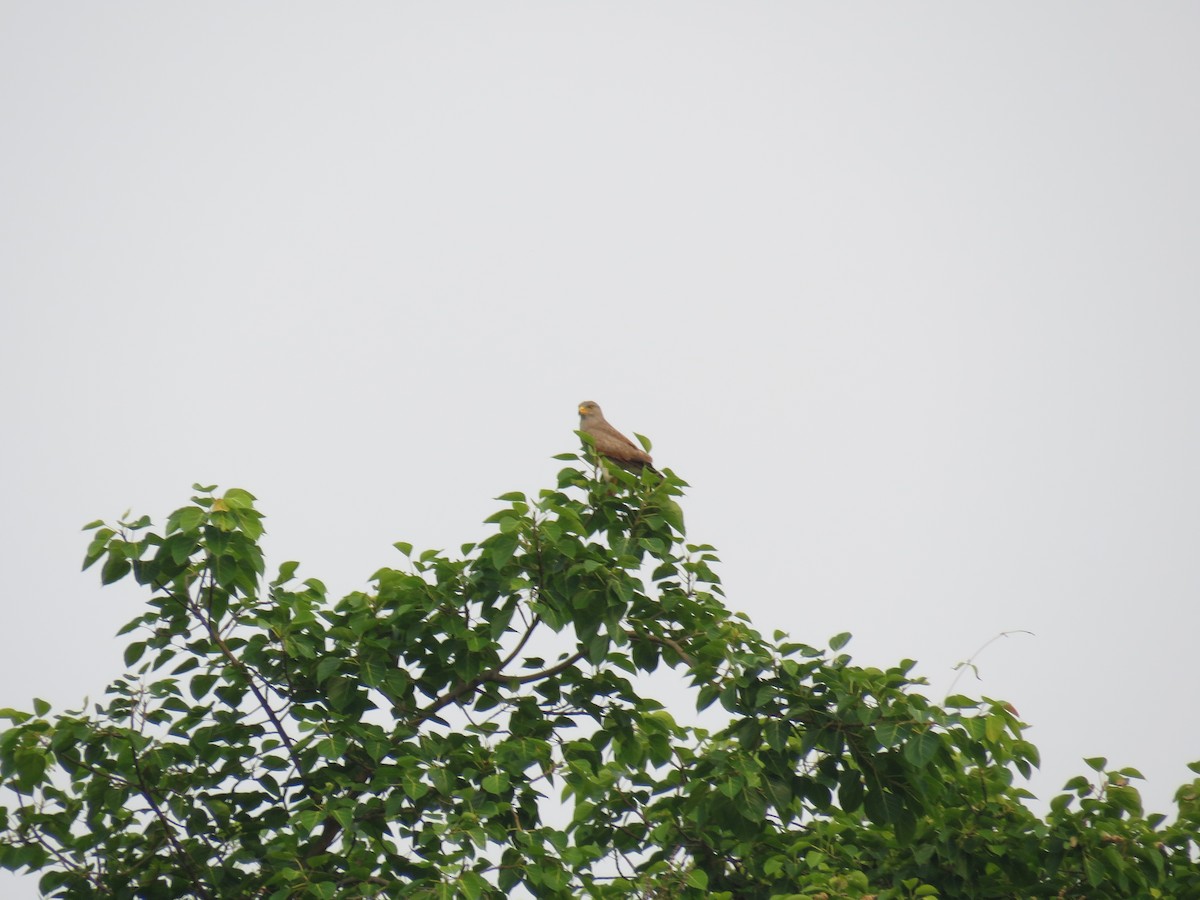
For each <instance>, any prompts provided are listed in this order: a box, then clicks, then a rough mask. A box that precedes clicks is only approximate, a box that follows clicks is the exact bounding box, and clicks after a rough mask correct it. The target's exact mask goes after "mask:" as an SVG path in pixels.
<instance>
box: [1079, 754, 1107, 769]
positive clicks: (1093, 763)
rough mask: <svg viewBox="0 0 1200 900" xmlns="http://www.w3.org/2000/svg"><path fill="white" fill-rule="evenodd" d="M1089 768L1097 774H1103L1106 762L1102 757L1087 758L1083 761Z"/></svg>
mask: <svg viewBox="0 0 1200 900" xmlns="http://www.w3.org/2000/svg"><path fill="white" fill-rule="evenodd" d="M1083 761H1084V762H1085V763H1087V764H1088V766H1089V767H1091V768H1093V769H1095V770H1096V771H1097V772H1103V771H1104V767H1105V766H1107V765H1108V760H1107V759H1106V758H1105V757H1103V756H1089V757H1086V758H1085V759H1084V760H1083Z"/></svg>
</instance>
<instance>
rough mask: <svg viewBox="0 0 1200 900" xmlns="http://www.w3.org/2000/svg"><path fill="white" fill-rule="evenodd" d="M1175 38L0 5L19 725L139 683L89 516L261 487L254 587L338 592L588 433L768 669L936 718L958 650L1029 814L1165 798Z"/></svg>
mask: <svg viewBox="0 0 1200 900" xmlns="http://www.w3.org/2000/svg"><path fill="white" fill-rule="evenodd" d="M1198 31H1200V9H1198V8H1197V7H1196V6H1195V5H1194V4H1190V3H1183V2H1160V3H1154V4H1144V3H1129V2H1126V3H1113V2H1086V3H1085V2H1061V3H1054V4H1045V3H1034V2H1013V3H1004V4H1000V3H992V4H954V3H933V2H918V3H912V4H888V3H870V2H868V3H856V4H824V3H809V2H791V3H783V2H748V3H736V4H735V3H707V2H660V3H654V4H644V3H631V2H615V3H597V2H580V3H570V4H568V3H552V2H532V0H531V2H518V3H508V4H497V3H486V2H477V0H463V2H458V3H454V4H435V3H408V2H405V3H361V4H355V5H353V6H346V5H333V4H316V3H305V2H301V3H295V2H289V3H286V4H284V3H278V2H264V3H259V4H254V5H245V4H237V5H234V4H229V5H214V4H205V5H195V4H161V3H153V2H142V3H135V2H118V3H109V4H88V3H78V2H76V3H57V4H46V3H34V2H11V0H9V2H4V3H0V122H3V132H4V134H3V140H0V197H3V198H4V199H3V202H2V203H0V248H2V251H0V413H2V415H3V423H4V429H3V441H2V442H0V488H2V490H3V494H4V497H5V500H6V509H7V510H8V512H7V514H6V515H5V516H4V517H3V521H2V522H0V529H2V534H0V567H2V570H3V571H4V573H5V575H6V578H5V581H4V588H3V591H4V594H3V598H2V600H0V609H2V614H3V622H4V627H3V628H2V629H0V707H4V706H12V707H18V708H26V709H28V708H30V706H31V700H32V697H34V696H38V697H43V698H45V699H47V700H49V701H50V702H51V703H53V704H54V706H55V708H56V710H63V709H70V708H78V707H79V705H80V703H81V702H82V701H83V698H84V697H89V698H91V699H92V700H93V701H95V700H99V699H101V698H102V696H103V690H104V686H105V685H106V684H107V683H108V682H109V681H110V680H111V679H112V678H114V677H116V676H117V675H119V674H120V673H121V671H122V663H121V649H122V647H123V646H124V642H123V641H122V640H120V639H117V638H116V637H115V636H114V633H115V632H116V630H117V629H118V628H119V627H120V626H121V625H122V624H124V623H125V622H126V621H128V620H129V619H131V618H133V617H134V616H135V615H137V614H138V613H139V611H140V604H141V603H142V602H143V600H144V597H143V596H142V595H140V594H139V593H138V592H137V591H136V590H135V589H134V588H133V587H131V586H125V585H117V586H113V587H109V588H104V589H101V588H100V586H99V578H98V575H97V573H96V572H94V571H89V572H87V573H83V574H80V571H79V569H80V563H81V560H82V557H83V553H84V549H85V547H86V541H87V536H86V535H85V534H84V533H83V532H81V531H80V528H81V526H82V525H83V524H84V523H86V522H88V521H91V520H93V519H97V518H106V519H113V518H115V517H117V516H120V515H121V514H122V513H123V512H124V511H125V510H127V509H131V510H132V511H133V513H134V515H140V514H143V513H145V514H147V515H149V516H151V518H153V519H154V520H155V521H156V522H158V523H162V522H163V521H165V519H166V516H167V515H168V514H169V513H170V512H171V511H172V510H174V509H176V508H177V507H179V506H182V505H185V504H186V503H187V502H188V500H189V498H190V497H191V496H192V493H193V492H192V490H191V485H192V484H193V482H201V483H209V484H218V485H220V486H221V489H225V488H228V487H241V488H245V489H247V490H250V491H251V492H252V493H254V494H255V495H256V496H257V497H258V498H259V506H260V509H262V510H263V511H264V512H265V513H266V515H267V519H266V522H265V524H266V526H267V529H268V534H267V536H266V538H265V547H266V552H267V556H268V569H269V570H270V569H273V568H274V567H277V566H278V564H279V563H281V562H283V561H285V560H299V561H300V562H301V568H300V572H299V574H300V576H301V577H319V578H321V579H322V580H323V581H325V583H326V584H327V585H328V586H329V588H330V591H331V594H332V595H333V596H334V597H339V596H341V595H343V594H345V593H347V592H349V591H352V590H358V589H362V588H364V587H365V586H366V585H367V580H368V578H369V576H370V574H371V573H372V572H374V571H375V570H376V569H378V568H380V567H382V566H385V565H398V564H400V561H401V560H400V557H399V556H398V555H397V554H396V551H395V550H394V549H392V547H391V544H392V543H393V542H394V541H401V540H403V541H409V542H412V543H413V544H415V545H416V546H417V547H433V548H456V547H458V546H459V545H460V544H462V543H464V542H468V541H474V540H478V539H480V538H481V537H483V536H485V535H486V534H487V533H489V532H488V526H485V525H483V523H482V520H483V519H484V518H485V517H486V516H487V515H489V514H490V513H491V512H493V511H494V510H495V509H497V508H499V506H500V504H498V503H497V501H496V500H495V499H494V498H495V497H497V496H498V495H500V494H502V493H504V492H507V491H513V490H521V491H525V492H527V493H531V494H536V492H537V490H538V489H539V488H542V487H550V486H552V485H553V483H554V477H555V473H556V472H557V470H558V469H559V468H560V467H561V465H562V463H560V462H558V461H556V460H553V459H552V458H551V457H552V456H553V455H554V454H556V453H561V452H564V451H571V450H574V449H575V448H577V446H578V440H577V438H576V436H575V435H574V433H573V432H574V429H575V428H577V427H578V417H577V413H576V406H577V404H578V402H579V401H581V400H584V399H594V400H597V401H598V402H599V403H601V405H602V406H603V407H604V410H605V412H606V414H607V415H608V418H609V419H610V421H612V423H613V424H614V425H615V426H616V427H618V428H619V429H621V430H622V431H625V432H626V433H632V432H638V433H641V434H644V435H646V436H648V437H649V438H650V439H651V440H652V441H653V443H654V455H655V460H656V461H657V462H658V463H659V464H661V465H665V466H668V467H670V468H671V469H673V470H674V471H675V472H676V473H677V474H678V475H680V476H681V477H683V478H684V479H686V480H687V481H688V482H689V483H690V484H691V488H690V490H689V492H688V494H687V496H686V497H685V498H684V500H683V505H684V510H685V513H686V515H687V522H688V532H689V539H690V540H692V541H695V542H704V543H711V544H714V545H715V546H716V547H717V548H718V550H719V551H720V553H719V555H720V557H721V560H722V563H721V566H720V568H719V574H720V575H721V576H722V579H723V581H724V585H725V589H726V593H727V600H728V603H729V605H730V606H731V607H732V608H734V609H736V610H740V611H743V612H745V613H746V614H747V615H748V616H749V617H750V618H751V620H752V622H753V623H754V624H755V626H756V627H757V628H758V629H759V630H760V631H762V632H763V633H764V634H768V635H769V634H771V633H772V632H774V631H775V630H776V629H779V630H782V631H786V632H788V633H789V634H790V635H791V636H792V638H794V639H796V640H800V641H804V642H807V643H810V644H818V645H821V644H824V642H825V641H826V640H827V639H828V638H829V637H830V636H832V635H834V634H837V633H839V632H842V631H850V632H852V633H853V634H854V640H853V641H852V642H851V644H850V645H849V647H848V648H847V649H848V650H849V651H850V652H852V653H853V654H854V655H855V658H856V660H857V661H859V662H861V663H863V664H869V665H878V666H890V665H893V664H895V663H896V662H897V661H899V660H900V659H903V658H913V659H916V660H917V661H918V666H917V672H918V673H920V674H922V675H924V676H925V677H927V678H928V679H929V682H930V684H929V686H928V688H927V689H925V692H926V693H927V695H928V696H930V697H932V698H934V699H940V698H941V697H943V696H944V695H945V694H946V692H947V691H948V690H949V689H950V686H951V684H952V682H953V681H954V679H955V677H956V672H955V668H954V667H955V665H956V664H957V663H960V662H963V661H965V660H968V659H973V661H974V663H975V665H976V666H977V668H978V675H979V677H978V679H977V678H976V677H975V675H974V674H973V673H967V674H965V675H963V677H961V678H960V679H959V680H958V683H957V684H956V685H955V686H954V689H955V691H956V692H966V693H971V694H975V695H981V694H982V695H987V696H989V697H997V698H1004V699H1006V700H1008V701H1009V702H1011V703H1012V704H1013V705H1014V706H1015V707H1016V708H1017V709H1018V710H1019V711H1020V714H1021V717H1022V719H1023V720H1024V721H1026V722H1027V723H1029V725H1030V729H1029V731H1028V733H1027V737H1028V738H1029V739H1030V740H1032V741H1033V742H1034V743H1036V744H1037V745H1038V747H1039V749H1040V750H1041V753H1042V759H1043V766H1042V770H1041V772H1040V773H1038V774H1037V776H1036V777H1035V778H1034V780H1033V782H1032V784H1031V785H1030V789H1031V790H1033V792H1034V793H1035V794H1037V795H1038V797H1039V798H1040V800H1041V802H1043V803H1044V802H1046V801H1047V800H1048V799H1049V797H1050V796H1052V795H1053V794H1054V793H1055V792H1057V790H1058V789H1059V788H1060V787H1061V786H1062V784H1063V782H1064V781H1065V780H1066V779H1067V778H1068V777H1070V776H1072V775H1075V774H1078V773H1080V772H1084V771H1087V770H1086V768H1085V766H1084V765H1083V763H1082V758H1083V757H1085V756H1106V757H1108V759H1109V761H1110V765H1111V766H1112V767H1117V766H1135V767H1137V768H1138V769H1140V770H1141V772H1142V773H1143V774H1145V775H1146V776H1147V781H1146V782H1145V783H1143V784H1142V785H1141V787H1142V790H1143V794H1144V797H1145V798H1146V800H1147V806H1148V807H1150V808H1151V809H1155V810H1160V811H1164V812H1168V811H1170V810H1171V809H1172V808H1173V807H1172V804H1171V797H1172V795H1173V793H1174V790H1175V789H1176V788H1177V787H1178V786H1179V784H1181V783H1183V782H1184V781H1185V780H1190V778H1191V777H1192V776H1191V774H1190V773H1189V772H1188V771H1187V769H1186V765H1185V764H1186V763H1188V762H1190V761H1193V760H1197V759H1200V725H1198V724H1197V719H1196V717H1195V716H1194V715H1193V714H1192V713H1191V712H1190V710H1192V709H1193V708H1194V706H1195V690H1196V679H1197V675H1196V666H1195V663H1194V659H1195V642H1196V630H1197V624H1198V619H1200V615H1198V612H1197V608H1198V607H1197V599H1198V595H1200V553H1198V552H1197V548H1198V546H1200V472H1198V468H1197V461H1198V460H1200V418H1198V417H1197V408H1198V400H1200V397H1198V396H1197V395H1198V394H1200V353H1198V349H1200V295H1198V292H1197V287H1198V286H1200V253H1198V252H1197V247H1198V246H1200V167H1198V166H1197V163H1196V161H1197V160H1198V159H1200V54H1197V53H1196V52H1195V47H1196V41H1197V38H1198V36H1200V35H1198ZM1006 632H1013V633H1011V634H1008V636H1007V637H1003V638H1000V639H997V640H995V641H993V642H992V643H991V644H988V645H987V646H986V648H985V649H983V650H982V652H979V653H978V655H974V654H976V652H977V651H979V649H980V648H981V647H983V645H985V644H987V642H989V641H991V640H992V639H993V638H996V637H997V636H998V635H1001V634H1003V633H1006ZM1024 632H1031V633H1030V634H1027V633H1024ZM973 655H974V656H973ZM664 699H667V700H669V701H670V700H672V698H671V697H665V698H664ZM673 702H675V703H677V704H680V706H681V708H684V709H686V708H687V704H688V702H689V701H688V699H687V697H686V696H685V694H684V693H683V692H682V691H680V692H679V694H678V696H677V697H675V698H674V700H673ZM35 884H36V879H35V878H30V877H23V878H14V877H13V876H10V875H8V874H6V873H0V890H2V891H3V893H4V896H5V897H11V898H14V900H24V898H31V897H35V896H36V895H37V894H36V888H35ZM23 892H24V893H23Z"/></svg>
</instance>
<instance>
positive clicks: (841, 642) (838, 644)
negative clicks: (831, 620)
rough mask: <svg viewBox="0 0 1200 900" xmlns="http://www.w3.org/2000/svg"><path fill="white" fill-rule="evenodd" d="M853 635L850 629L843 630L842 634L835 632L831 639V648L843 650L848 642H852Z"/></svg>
mask: <svg viewBox="0 0 1200 900" xmlns="http://www.w3.org/2000/svg"><path fill="white" fill-rule="evenodd" d="M851 637H853V635H851V634H850V632H848V631H843V632H842V633H841V634H835V635H834V636H833V637H831V638H830V639H829V649H830V650H833V651H835V652H836V651H838V650H841V649H842V648H843V647H845V646H846V645H847V644H848V643H850V638H851Z"/></svg>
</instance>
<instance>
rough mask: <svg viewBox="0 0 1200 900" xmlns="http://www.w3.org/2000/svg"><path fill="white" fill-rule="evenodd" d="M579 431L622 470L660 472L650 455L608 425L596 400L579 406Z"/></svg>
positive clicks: (587, 401) (585, 401)
mask: <svg viewBox="0 0 1200 900" xmlns="http://www.w3.org/2000/svg"><path fill="white" fill-rule="evenodd" d="M579 430H580V431H582V432H583V433H584V434H587V435H590V436H591V438H592V441H593V443H594V444H595V447H596V452H597V453H599V454H600V455H601V456H603V457H604V458H605V459H608V460H611V461H612V462H614V463H616V464H617V465H618V466H620V467H621V468H622V469H628V470H630V471H632V472H637V471H639V470H641V469H642V468H643V467H645V468H647V469H649V470H650V471H651V472H657V471H658V470H657V469H656V468H654V465H653V462H654V461H653V460H652V459H651V458H650V454H649V453H647V452H646V451H645V450H643V449H642V448H641V447H639V446H638V445H637V444H635V443H634V442H633V441H631V440H630V439H629V438H627V437H625V435H623V434H621V432H619V431H617V429H615V428H613V427H612V426H611V425H610V424H608V419H606V418H604V413H603V412H601V411H600V405H599V404H598V403H596V402H595V401H594V400H584V401H583V402H582V403H580V404H579Z"/></svg>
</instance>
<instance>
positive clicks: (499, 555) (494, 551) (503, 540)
mask: <svg viewBox="0 0 1200 900" xmlns="http://www.w3.org/2000/svg"><path fill="white" fill-rule="evenodd" d="M519 542H520V541H519V538H518V537H517V535H515V534H498V535H496V536H495V537H493V538H489V539H488V541H487V545H488V558H489V559H491V561H492V565H493V566H495V567H496V568H497V569H502V568H504V565H505V563H507V562H508V561H509V560H510V559H512V555H513V553H514V552H515V551H516V549H517V545H518V543H519Z"/></svg>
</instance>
